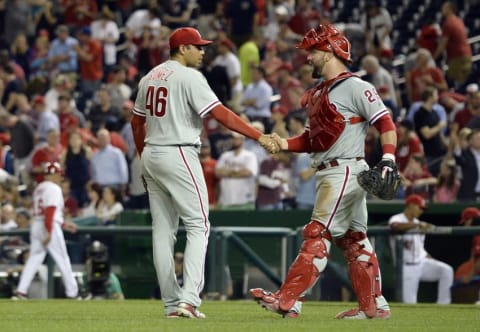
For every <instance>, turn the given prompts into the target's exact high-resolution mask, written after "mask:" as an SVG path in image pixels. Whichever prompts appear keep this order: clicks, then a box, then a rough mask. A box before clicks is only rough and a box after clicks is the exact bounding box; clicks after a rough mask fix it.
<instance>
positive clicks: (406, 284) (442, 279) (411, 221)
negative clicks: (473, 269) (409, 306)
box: [388, 194, 453, 304]
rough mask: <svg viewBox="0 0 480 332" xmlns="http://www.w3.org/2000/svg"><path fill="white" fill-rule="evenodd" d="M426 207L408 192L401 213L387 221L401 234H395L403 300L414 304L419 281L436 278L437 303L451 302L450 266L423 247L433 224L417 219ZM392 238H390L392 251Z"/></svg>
mask: <svg viewBox="0 0 480 332" xmlns="http://www.w3.org/2000/svg"><path fill="white" fill-rule="evenodd" d="M426 208H427V205H426V202H425V200H424V199H423V198H422V197H421V196H418V195H415V194H413V195H409V196H408V197H407V198H406V200H405V209H404V210H403V212H402V213H399V214H396V215H394V216H392V217H391V218H390V220H389V221H388V224H389V226H390V228H391V229H392V230H393V231H395V232H399V233H401V235H396V236H395V237H400V238H401V239H402V241H403V255H402V263H403V266H402V276H401V278H402V284H403V288H402V302H404V303H417V292H418V286H419V284H420V281H438V292H437V304H450V303H451V295H450V287H451V286H452V283H453V268H452V267H451V266H450V265H448V264H446V263H444V262H441V261H439V260H436V259H434V258H433V257H432V256H430V254H429V253H428V252H427V251H426V250H425V233H426V232H427V231H428V230H430V229H432V228H434V227H435V226H434V225H433V224H430V223H427V222H425V221H421V220H419V219H418V218H420V216H421V215H422V214H423V212H424V211H425V209H426ZM410 230H411V231H420V234H417V233H413V234H410V233H409V231H410ZM395 237H392V238H391V239H392V242H391V246H392V251H393V252H395V250H394V245H393V240H394V239H395ZM397 263H398V262H397Z"/></svg>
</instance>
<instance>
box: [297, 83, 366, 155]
mask: <svg viewBox="0 0 480 332" xmlns="http://www.w3.org/2000/svg"><path fill="white" fill-rule="evenodd" d="M351 76H354V75H353V74H352V73H342V74H340V75H338V76H337V77H335V78H333V79H331V80H328V81H325V82H322V83H321V84H319V85H317V86H316V87H314V88H312V89H310V90H309V91H308V93H307V94H306V95H305V97H304V99H303V100H302V105H303V106H306V107H307V114H308V119H309V121H310V144H311V146H312V150H313V151H314V152H321V151H326V150H328V149H329V148H330V147H331V146H332V145H333V144H334V143H335V142H336V141H337V139H338V138H339V137H340V135H341V134H342V132H343V130H344V129H345V126H346V122H350V123H351V124H354V123H359V122H361V121H363V120H364V119H363V118H361V117H352V118H350V119H349V120H345V117H344V116H343V115H342V114H340V113H339V112H338V111H337V108H336V106H335V105H334V104H331V103H330V100H329V99H328V92H329V89H330V87H331V86H332V85H333V84H336V85H335V86H333V88H335V87H336V86H337V85H338V84H340V83H341V81H344V80H346V79H347V78H349V77H351ZM333 88H332V89H333Z"/></svg>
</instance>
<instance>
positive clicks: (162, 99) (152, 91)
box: [145, 85, 168, 118]
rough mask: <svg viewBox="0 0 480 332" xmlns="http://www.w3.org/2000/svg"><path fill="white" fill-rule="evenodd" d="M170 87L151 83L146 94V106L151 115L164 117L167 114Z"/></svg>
mask: <svg viewBox="0 0 480 332" xmlns="http://www.w3.org/2000/svg"><path fill="white" fill-rule="evenodd" d="M167 95H168V89H167V88H166V87H163V86H160V87H155V86H152V85H150V86H149V87H148V88H147V95H146V96H145V108H146V109H147V110H148V111H149V112H150V116H156V117H159V118H160V117H162V116H164V115H165V111H166V108H167Z"/></svg>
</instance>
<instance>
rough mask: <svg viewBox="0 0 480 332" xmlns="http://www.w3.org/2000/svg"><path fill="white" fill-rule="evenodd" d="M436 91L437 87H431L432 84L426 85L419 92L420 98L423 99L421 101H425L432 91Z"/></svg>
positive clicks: (431, 94)
mask: <svg viewBox="0 0 480 332" xmlns="http://www.w3.org/2000/svg"><path fill="white" fill-rule="evenodd" d="M435 91H437V88H435V87H433V86H428V87H426V88H425V89H424V90H423V91H422V93H421V94H420V98H421V99H422V100H423V101H426V100H427V99H428V98H430V97H431V96H433V93H434V92H435Z"/></svg>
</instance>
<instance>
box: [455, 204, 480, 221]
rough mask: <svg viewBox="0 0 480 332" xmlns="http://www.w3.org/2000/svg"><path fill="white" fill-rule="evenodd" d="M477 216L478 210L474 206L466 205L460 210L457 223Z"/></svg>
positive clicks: (479, 213)
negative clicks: (459, 217) (460, 216)
mask: <svg viewBox="0 0 480 332" xmlns="http://www.w3.org/2000/svg"><path fill="white" fill-rule="evenodd" d="M477 217H480V210H479V209H477V208H476V207H467V208H465V209H464V210H463V212H462V219H460V222H459V224H464V223H465V221H467V220H468V219H472V218H477Z"/></svg>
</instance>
